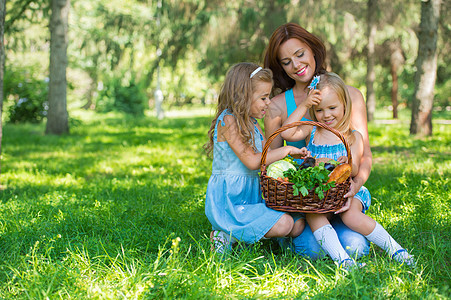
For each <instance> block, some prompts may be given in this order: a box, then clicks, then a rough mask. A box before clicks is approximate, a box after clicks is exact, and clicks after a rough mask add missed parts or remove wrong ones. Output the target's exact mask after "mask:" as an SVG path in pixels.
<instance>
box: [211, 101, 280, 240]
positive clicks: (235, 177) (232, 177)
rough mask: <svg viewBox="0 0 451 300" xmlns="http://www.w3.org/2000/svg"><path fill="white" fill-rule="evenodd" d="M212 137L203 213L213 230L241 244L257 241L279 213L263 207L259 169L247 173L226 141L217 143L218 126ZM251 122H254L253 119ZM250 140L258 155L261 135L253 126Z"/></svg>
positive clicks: (276, 218) (271, 225) (278, 216)
mask: <svg viewBox="0 0 451 300" xmlns="http://www.w3.org/2000/svg"><path fill="white" fill-rule="evenodd" d="M225 115H230V113H229V112H228V110H225V111H223V112H222V113H221V115H220V116H219V117H218V120H217V121H216V125H215V130H214V136H213V166H212V174H211V177H210V180H209V181H208V186H207V195H206V200H205V214H206V216H207V218H208V220H209V221H210V223H211V225H212V229H213V230H222V231H224V232H226V233H227V234H231V235H232V236H233V237H234V238H236V239H238V240H240V241H243V242H245V243H249V244H251V243H254V242H256V241H259V240H260V239H261V238H262V237H263V236H264V235H265V234H266V233H267V232H268V231H269V230H270V229H271V228H272V227H273V226H274V225H275V224H276V222H277V221H278V220H279V219H280V218H281V217H282V215H283V214H284V213H283V212H279V211H275V210H273V209H270V208H268V207H267V206H266V204H265V202H264V200H263V199H262V193H261V189H260V177H259V174H258V173H259V170H250V169H249V168H247V167H246V166H245V165H244V164H243V163H242V162H241V161H240V159H239V158H238V157H237V156H236V155H235V153H234V152H233V150H232V148H230V146H229V144H228V143H227V141H223V142H218V139H217V134H218V124H219V123H221V124H222V126H224V125H225V124H224V121H223V119H224V116H225ZM254 121H255V123H256V122H257V121H256V120H254ZM254 139H255V145H256V147H257V150H258V151H259V152H261V151H262V150H263V149H262V148H263V147H262V140H263V136H262V135H261V133H260V131H259V130H258V128H257V126H254Z"/></svg>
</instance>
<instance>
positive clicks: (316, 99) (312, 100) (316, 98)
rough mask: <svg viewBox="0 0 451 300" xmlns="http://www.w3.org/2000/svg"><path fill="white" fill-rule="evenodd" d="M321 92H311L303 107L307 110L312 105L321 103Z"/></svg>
mask: <svg viewBox="0 0 451 300" xmlns="http://www.w3.org/2000/svg"><path fill="white" fill-rule="evenodd" d="M321 100H322V98H321V91H320V90H311V91H310V92H309V93H308V95H307V99H305V101H304V103H303V104H304V106H305V107H307V108H310V107H312V106H314V105H318V104H319V103H320V102H321Z"/></svg>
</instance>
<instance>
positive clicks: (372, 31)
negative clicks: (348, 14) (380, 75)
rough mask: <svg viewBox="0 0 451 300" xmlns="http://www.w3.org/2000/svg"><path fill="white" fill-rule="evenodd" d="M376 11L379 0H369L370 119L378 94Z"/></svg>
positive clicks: (368, 72) (367, 75)
mask: <svg viewBox="0 0 451 300" xmlns="http://www.w3.org/2000/svg"><path fill="white" fill-rule="evenodd" d="M376 13H377V0H368V9H367V18H368V24H367V26H368V45H367V72H366V111H367V118H368V121H372V120H373V119H374V112H375V110H376V94H375V92H374V80H375V79H376V72H375V71H374V64H375V63H374V59H375V57H374V44H375V39H376V29H377V25H376Z"/></svg>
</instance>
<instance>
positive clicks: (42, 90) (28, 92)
mask: <svg viewBox="0 0 451 300" xmlns="http://www.w3.org/2000/svg"><path fill="white" fill-rule="evenodd" d="M37 73H38V72H37V69H36V67H23V68H22V67H12V68H8V69H6V71H5V77H4V82H3V84H4V93H5V98H6V99H7V102H9V103H7V107H8V112H7V113H8V119H9V122H11V123H24V122H32V123H39V122H41V121H42V120H43V119H44V118H45V116H46V114H47V94H48V82H47V81H45V80H40V79H38V78H39V77H37V76H36V74H37Z"/></svg>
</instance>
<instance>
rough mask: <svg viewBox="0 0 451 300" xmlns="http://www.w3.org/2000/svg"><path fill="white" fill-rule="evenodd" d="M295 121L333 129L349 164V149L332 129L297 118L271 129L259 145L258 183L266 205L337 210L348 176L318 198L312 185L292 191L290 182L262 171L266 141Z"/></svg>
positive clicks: (313, 210)
mask: <svg viewBox="0 0 451 300" xmlns="http://www.w3.org/2000/svg"><path fill="white" fill-rule="evenodd" d="M299 125H313V126H318V127H322V128H324V129H327V130H329V131H331V132H332V133H334V134H335V135H336V136H338V137H339V138H340V140H341V141H342V142H343V144H344V145H345V147H346V151H347V156H348V163H349V164H350V165H352V157H351V150H350V148H349V145H348V142H347V141H346V139H345V138H344V136H343V135H342V134H341V133H340V132H339V131H338V130H336V129H334V128H332V127H329V126H327V125H325V124H321V123H318V122H313V121H298V122H293V123H291V124H288V125H285V126H283V127H281V128H279V129H278V130H277V131H275V132H274V133H273V134H272V135H271V136H270V137H269V138H268V140H267V141H266V144H265V146H264V147H263V152H262V157H261V161H260V164H261V168H260V171H261V173H260V185H261V188H262V192H263V198H264V199H265V203H266V206H268V207H270V208H272V209H275V210H279V211H284V212H307V213H327V212H334V211H337V210H339V209H340V208H341V207H342V206H343V205H344V204H345V202H346V198H344V197H343V196H344V195H345V194H346V193H347V192H348V190H349V186H350V184H351V180H350V178H348V179H347V180H346V181H345V182H343V183H341V184H336V185H335V187H332V188H330V189H329V190H328V191H327V192H325V193H324V198H323V199H319V198H318V196H317V195H316V194H315V192H314V189H312V190H310V191H309V193H308V195H306V196H302V194H299V195H297V196H294V195H293V183H290V182H282V181H279V180H277V179H275V178H272V177H269V176H267V175H266V167H267V166H266V155H267V154H268V149H269V145H271V142H272V141H273V140H274V138H276V136H277V135H279V134H280V133H281V132H283V131H285V130H287V129H289V128H292V127H296V126H299Z"/></svg>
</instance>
